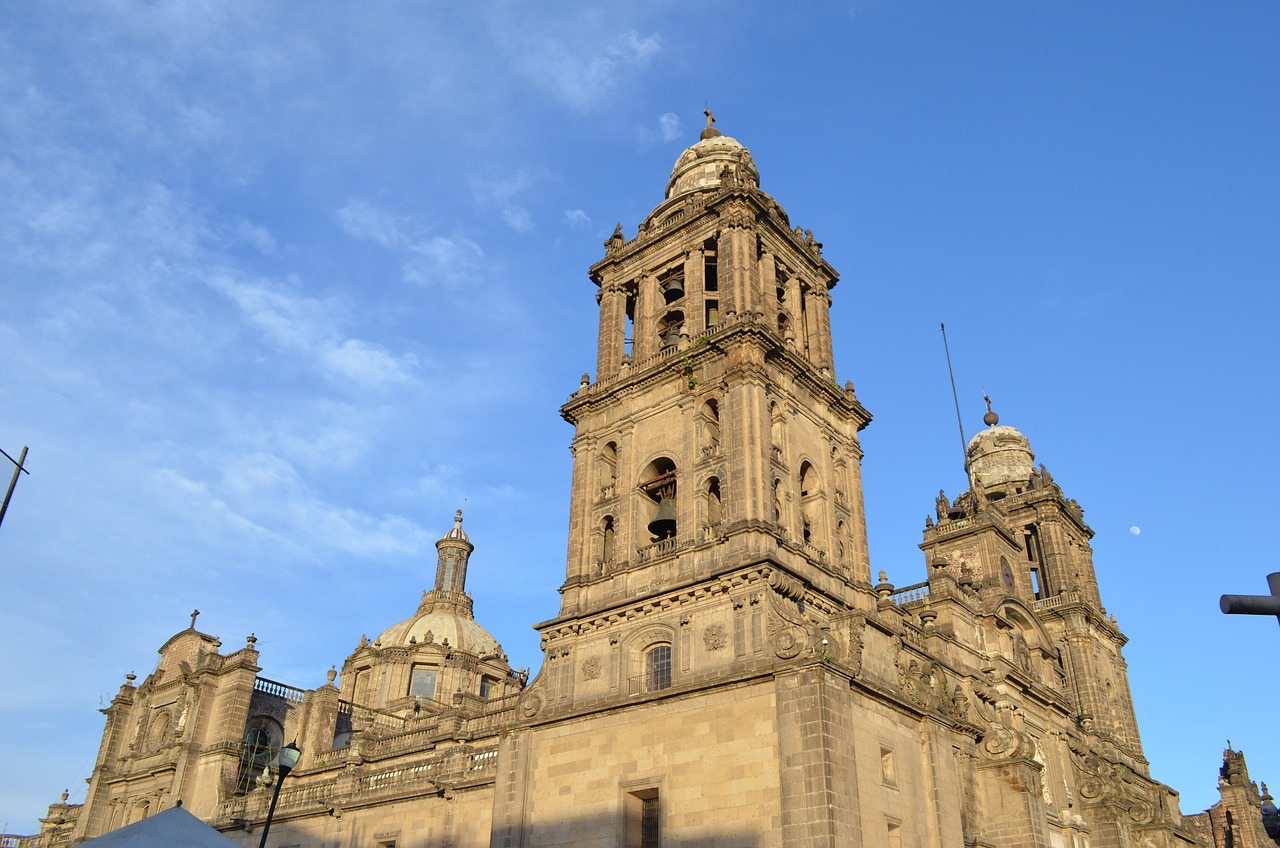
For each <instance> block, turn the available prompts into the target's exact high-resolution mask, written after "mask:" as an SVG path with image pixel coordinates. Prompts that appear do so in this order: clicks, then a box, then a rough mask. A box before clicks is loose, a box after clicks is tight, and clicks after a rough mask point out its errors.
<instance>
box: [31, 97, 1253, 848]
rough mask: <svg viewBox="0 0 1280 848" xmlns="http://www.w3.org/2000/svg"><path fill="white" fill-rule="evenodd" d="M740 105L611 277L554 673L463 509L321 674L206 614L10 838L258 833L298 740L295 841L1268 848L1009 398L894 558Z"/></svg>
mask: <svg viewBox="0 0 1280 848" xmlns="http://www.w3.org/2000/svg"><path fill="white" fill-rule="evenodd" d="M713 120H714V119H713V118H711V116H710V114H709V113H708V122H707V127H706V129H704V130H703V131H702V134H701V139H700V140H699V141H698V142H697V143H696V144H694V145H693V146H691V147H689V148H688V149H687V150H685V151H683V152H682V153H681V155H680V156H679V158H678V159H677V160H676V162H675V166H674V168H673V169H672V172H671V176H670V179H669V180H668V182H667V185H666V190H665V194H664V196H663V197H662V198H661V202H659V203H658V205H657V206H656V207H655V208H654V209H653V211H652V212H651V213H650V214H649V215H648V217H646V218H645V219H644V220H643V221H642V222H641V223H640V225H639V228H638V232H637V233H636V235H635V236H634V237H632V238H628V237H627V235H626V234H625V233H624V232H623V228H622V227H621V225H620V226H619V227H618V228H617V229H616V230H615V231H614V233H613V235H612V236H611V237H610V238H609V239H608V240H607V241H606V242H605V244H604V255H603V258H601V259H600V260H599V261H598V262H597V263H596V264H594V265H593V266H592V267H591V269H590V279H591V281H592V282H593V283H595V286H596V288H597V292H596V300H597V302H598V303H599V307H600V309H599V327H598V347H597V362H596V373H595V375H594V378H593V377H592V376H591V375H590V374H584V375H583V377H582V381H581V385H580V386H579V387H578V388H577V390H576V392H574V394H573V395H572V396H571V397H570V399H569V400H568V402H567V403H565V405H564V406H563V407H562V409H561V414H562V416H563V417H564V419H565V420H566V421H567V422H568V423H569V424H570V425H572V426H573V428H574V437H573V444H572V453H573V485H572V494H571V502H570V511H569V514H570V517H569V533H568V551H567V561H566V565H565V575H564V582H563V584H562V586H561V588H560V594H561V604H560V609H559V613H558V614H557V615H556V616H555V617H554V618H552V619H550V620H548V621H544V622H541V623H538V624H536V625H534V626H535V629H536V630H537V631H538V633H539V634H540V636H541V647H542V650H543V652H544V654H545V658H544V662H543V664H542V667H541V669H540V671H539V672H538V673H537V674H536V676H534V677H533V678H532V679H530V678H529V677H528V675H527V674H525V673H522V672H517V671H516V670H513V669H512V668H511V666H510V665H509V663H508V660H507V657H506V656H505V654H504V653H503V651H502V648H501V647H500V646H499V644H498V643H497V641H496V640H495V639H494V638H493V636H491V635H490V633H489V632H488V631H487V630H486V629H485V628H484V627H483V626H482V624H481V623H480V622H479V621H477V618H476V610H474V609H473V607H472V599H471V596H470V595H469V594H468V593H467V579H468V575H469V572H471V574H470V576H471V577H472V578H473V580H474V579H481V580H483V579H484V575H483V566H482V564H481V563H482V560H481V562H480V563H477V564H478V565H480V568H479V569H478V570H475V571H472V570H471V568H470V566H471V555H472V553H473V551H474V549H475V547H474V546H473V540H472V539H471V538H469V537H468V535H467V532H466V530H465V529H464V525H463V515H462V513H461V512H459V513H458V514H457V515H456V517H455V519H454V522H453V527H452V529H450V530H449V531H448V532H447V533H446V534H445V535H444V537H443V538H441V539H440V540H439V541H438V542H437V543H436V548H437V551H438V562H437V566H436V570H435V581H434V583H433V584H432V585H431V586H430V587H429V588H428V589H427V590H426V591H425V592H424V593H423V595H422V598H421V601H420V603H419V604H418V605H417V608H416V610H414V611H413V613H412V615H410V616H409V617H408V618H406V619H404V620H403V621H400V622H398V623H392V624H390V626H388V627H387V628H386V629H385V630H384V631H382V632H381V633H380V634H378V635H376V636H374V637H373V638H368V637H360V639H359V644H358V646H357V647H356V649H355V651H354V652H353V653H352V654H351V655H350V656H348V657H347V658H346V659H345V660H343V661H342V662H341V665H340V667H339V666H338V665H337V664H336V663H335V668H334V669H332V670H330V672H329V675H328V677H329V679H328V683H326V684H325V685H323V686H321V687H319V688H317V689H314V690H301V689H296V688H293V687H290V686H287V685H284V684H281V683H278V682H275V681H272V680H271V679H269V677H264V676H262V674H261V672H262V671H263V668H262V666H260V664H259V660H260V657H259V652H258V651H257V649H256V647H255V640H254V639H253V637H250V638H249V639H248V640H247V642H246V643H245V644H239V645H225V646H224V645H223V644H222V643H221V642H220V641H219V640H218V639H217V638H215V637H213V636H210V635H208V634H206V633H204V632H202V631H201V630H200V629H199V627H198V622H197V618H196V616H195V615H193V616H192V619H191V626H190V627H188V628H187V629H185V630H182V631H180V632H178V633H176V634H174V635H173V636H172V638H170V639H169V640H168V641H167V642H165V643H164V645H162V646H161V647H160V651H159V653H160V659H159V662H158V664H157V666H156V668H155V670H154V672H152V673H151V674H150V675H148V676H147V677H146V678H145V679H143V680H141V681H139V680H137V679H136V678H135V677H134V676H133V675H127V676H126V681H125V683H124V685H123V686H122V687H121V688H120V690H119V692H118V693H117V694H116V695H115V697H114V698H113V700H112V701H111V703H110V705H109V707H107V708H106V709H105V710H103V712H104V713H105V716H106V727H105V729H104V731H103V736H102V744H101V748H100V750H99V752H98V755H97V758H96V760H95V764H94V768H93V773H92V777H91V778H90V780H89V786H88V792H87V796H86V800H85V803H84V804H83V805H72V804H67V803H66V796H65V795H64V797H63V801H62V802H61V804H54V805H53V806H52V807H50V812H49V817H48V818H46V819H44V820H42V821H43V822H44V828H43V830H42V832H41V834H39V835H37V836H34V837H23V838H22V839H21V840H16V841H14V842H13V843H12V844H13V845H22V846H37V845H39V846H64V845H76V844H79V843H80V842H83V841H85V840H87V839H92V838H94V837H97V836H100V835H102V834H105V833H108V832H109V831H112V830H114V829H117V828H120V827H122V826H125V825H128V824H130V823H134V822H137V821H140V820H144V819H145V818H146V817H148V816H150V815H153V814H155V813H158V812H160V811H163V810H167V809H169V808H171V807H173V806H175V805H176V804H177V803H178V802H179V801H180V802H181V803H182V805H183V808H184V809H185V810H187V811H189V812H191V813H193V814H195V815H196V816H198V817H199V818H200V819H202V820H203V821H205V822H207V823H208V824H209V825H210V826H211V827H212V828H215V829H216V830H217V831H220V832H221V833H222V834H223V836H225V837H227V838H228V839H230V840H232V841H233V842H235V843H238V844H242V845H245V846H254V845H257V844H258V843H259V841H260V840H261V839H262V829H263V826H264V823H265V821H266V820H267V817H268V808H269V807H270V806H271V803H272V795H273V789H274V788H275V787H276V784H277V774H278V773H277V771H276V764H275V759H276V755H277V752H278V751H279V750H280V748H281V747H282V746H284V745H285V744H286V743H288V742H291V741H296V744H297V747H298V748H299V749H301V752H302V753H301V758H300V761H299V762H298V765H297V766H296V767H295V768H294V769H293V770H292V772H290V773H289V774H288V776H287V778H285V779H284V780H283V782H281V783H280V787H281V790H280V792H279V799H278V805H277V806H276V807H275V809H274V816H273V818H272V824H271V828H270V831H269V838H268V841H267V845H269V846H273V848H287V847H288V848H426V846H454V847H455V848H482V847H484V846H490V847H491V848H537V846H618V848H651V847H652V846H676V845H680V846H688V847H689V848H712V846H723V848H781V846H787V848H800V846H815V848H816V846H868V848H917V846H919V848H925V846H928V847H929V848H932V847H933V846H938V848H980V847H981V846H1018V848H1051V846H1052V848H1122V846H1135V847H1136V846H1144V848H1145V847H1147V846H1149V847H1150V848H1175V846H1191V845H1209V846H1226V845H1230V846H1233V848H1262V846H1264V845H1267V844H1270V842H1269V840H1268V839H1267V836H1266V833H1265V832H1264V831H1263V827H1262V824H1261V818H1260V810H1261V809H1263V807H1264V805H1265V804H1266V803H1269V801H1270V799H1269V796H1266V793H1265V786H1264V789H1263V792H1262V793H1261V794H1259V792H1258V790H1257V788H1256V787H1254V786H1253V784H1251V783H1250V782H1249V780H1248V773H1247V771H1245V770H1244V760H1243V756H1242V755H1240V754H1239V753H1238V752H1235V751H1230V750H1228V758H1227V762H1225V763H1224V766H1223V783H1222V785H1223V787H1224V788H1223V799H1224V800H1223V804H1224V805H1227V806H1229V807H1230V809H1226V807H1224V809H1223V810H1218V807H1215V808H1214V810H1218V812H1217V813H1216V814H1215V813H1214V811H1213V810H1211V811H1208V812H1206V813H1203V814H1200V815H1199V816H1188V817H1186V818H1184V817H1183V815H1182V813H1181V811H1180V810H1179V805H1178V795H1177V793H1176V792H1175V791H1174V790H1173V789H1171V788H1170V787H1168V786H1166V785H1164V784H1162V783H1160V782H1159V781H1158V780H1157V779H1155V778H1154V777H1152V775H1151V774H1150V772H1149V769H1148V764H1147V760H1146V758H1145V757H1144V756H1143V750H1142V744H1141V741H1140V737H1139V730H1138V721H1137V717H1136V716H1135V714H1134V709H1133V702H1132V698H1131V696H1130V692H1129V685H1128V677H1127V671H1126V664H1125V659H1124V657H1123V654H1122V648H1123V646H1124V644H1125V642H1126V637H1125V636H1124V634H1123V633H1121V632H1120V630H1119V629H1118V627H1117V626H1116V623H1115V619H1114V618H1113V617H1111V616H1108V615H1107V613H1106V611H1105V608H1104V606H1103V602H1102V598H1101V595H1100V594H1099V588H1098V580H1097V577H1096V574H1095V570H1094V562H1093V556H1092V550H1091V547H1090V538H1091V537H1092V535H1093V531H1092V530H1091V529H1090V528H1089V525H1088V524H1086V523H1085V520H1084V515H1083V512H1082V510H1081V507H1080V505H1079V504H1077V503H1076V501H1075V500H1073V499H1071V498H1070V497H1068V496H1067V493H1065V492H1064V491H1063V489H1062V488H1061V487H1060V486H1059V484H1058V483H1057V482H1056V481H1055V480H1054V478H1053V476H1052V475H1051V474H1050V473H1049V471H1048V470H1046V468H1045V466H1044V465H1037V463H1036V462H1035V456H1034V454H1033V452H1032V449H1031V444H1030V442H1029V440H1028V438H1027V437H1026V436H1025V435H1023V434H1022V433H1021V432H1019V431H1018V430H1017V429H1015V428H1014V427H1012V426H1009V425H1008V424H1005V423H1001V421H1000V418H999V417H998V416H997V414H996V413H995V412H994V411H992V410H991V405H990V402H988V405H987V414H986V417H985V418H984V421H985V423H986V425H987V426H986V429H984V430H982V431H981V432H979V433H978V434H977V435H975V436H974V437H973V438H972V439H971V440H970V441H969V442H968V445H967V454H966V472H967V479H968V487H967V490H966V491H964V492H962V493H958V494H957V495H956V497H954V498H949V497H948V496H947V495H946V494H945V493H942V492H939V493H938V495H937V496H936V501H935V504H934V507H935V508H934V510H933V511H932V515H931V516H930V518H929V519H928V520H927V521H926V524H925V527H924V530H923V539H922V543H921V545H920V547H921V550H922V551H923V553H924V563H925V567H926V569H927V571H926V574H927V579H926V580H925V581H924V582H921V583H917V584H914V585H910V586H895V585H892V584H891V583H889V582H888V580H887V579H886V577H885V572H883V571H878V570H876V569H875V568H874V567H873V564H872V562H871V560H870V557H869V555H868V548H867V531H866V521H865V511H864V501H863V498H864V494H863V489H862V474H861V460H862V455H863V454H862V447H861V444H860V441H859V433H860V432H861V431H862V430H863V428H865V427H867V425H868V424H870V422H871V413H870V412H869V411H868V410H867V409H866V408H865V407H863V405H862V403H861V402H860V401H859V399H858V397H857V395H856V394H855V392H854V388H853V384H852V383H851V382H843V383H842V382H841V381H840V380H838V379H837V376H836V374H835V370H834V360H833V356H832V344H833V340H832V335H831V325H830V321H829V313H828V310H829V309H830V308H831V304H832V295H833V290H834V288H835V286H836V281H837V273H836V271H835V269H834V268H832V267H831V265H829V264H828V263H827V261H826V259H825V258H824V257H823V253H822V245H821V243H820V242H818V241H817V240H816V239H815V238H814V235H813V234H812V233H811V232H810V231H809V230H807V229H804V228H803V227H801V226H793V224H792V222H791V220H790V218H789V217H788V215H787V213H786V211H785V210H784V209H783V207H782V205H781V204H780V203H779V202H778V201H777V200H775V199H774V198H773V197H772V196H770V195H769V194H767V193H765V192H764V191H763V190H762V189H761V188H760V174H759V172H758V171H757V168H756V165H755V162H754V161H753V159H752V156H751V153H750V152H749V150H748V149H747V148H746V147H744V146H743V145H742V144H740V143H739V142H738V141H736V140H734V139H733V138H730V137H728V136H725V135H723V134H721V132H720V131H719V130H718V129H716V128H715V126H714V124H713ZM584 296H585V293H584ZM921 494H922V500H925V499H927V498H928V497H930V496H929V495H928V494H927V493H921ZM926 502H927V501H926ZM474 543H475V545H478V546H479V547H480V548H481V549H482V550H483V545H484V540H483V539H478V538H477V539H475V540H474ZM405 607H406V610H405V611H408V609H411V608H412V599H409V601H408V602H407V603H406V605H405ZM479 612H480V613H481V617H480V621H483V610H480V611H479ZM353 641H354V634H353ZM335 659H336V658H335ZM1228 790H1230V798H1228V794H1229V793H1228ZM1220 806H1222V805H1220Z"/></svg>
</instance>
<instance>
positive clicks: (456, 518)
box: [453, 510, 462, 527]
mask: <svg viewBox="0 0 1280 848" xmlns="http://www.w3.org/2000/svg"><path fill="white" fill-rule="evenodd" d="M453 526H454V527H461V526H462V510H458V512H457V514H456V515H454V516H453Z"/></svg>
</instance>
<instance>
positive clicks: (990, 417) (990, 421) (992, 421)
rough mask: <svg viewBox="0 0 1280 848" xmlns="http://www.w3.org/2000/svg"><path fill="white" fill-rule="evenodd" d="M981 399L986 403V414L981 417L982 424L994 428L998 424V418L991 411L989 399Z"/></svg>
mask: <svg viewBox="0 0 1280 848" xmlns="http://www.w3.org/2000/svg"><path fill="white" fill-rule="evenodd" d="M982 399H983V400H985V401H986V402H987V414H986V415H984V416H982V423H983V424H986V425H987V426H988V427H994V426H996V425H997V424H999V423H1000V416H999V415H996V414H995V413H994V412H992V411H991V398H990V397H988V396H987V395H983V396H982Z"/></svg>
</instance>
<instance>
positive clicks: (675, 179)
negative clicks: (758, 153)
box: [667, 115, 760, 200]
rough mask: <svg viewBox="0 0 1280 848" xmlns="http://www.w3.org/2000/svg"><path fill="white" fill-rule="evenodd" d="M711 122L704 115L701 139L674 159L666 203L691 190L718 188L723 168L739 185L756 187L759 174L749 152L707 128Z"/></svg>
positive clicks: (710, 127) (732, 140) (733, 141)
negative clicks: (705, 124) (746, 183)
mask: <svg viewBox="0 0 1280 848" xmlns="http://www.w3.org/2000/svg"><path fill="white" fill-rule="evenodd" d="M714 120H715V119H714V118H712V117H711V116H710V115H708V116H707V128H706V129H705V130H703V131H702V138H701V140H700V141H698V143H697V144H695V145H693V146H692V147H690V148H689V149H687V150H685V152H684V153H681V154H680V158H679V159H677V160H676V164H675V167H674V168H672V169H671V179H670V180H668V181H667V200H671V199H672V198H675V197H679V196H680V195H683V194H688V193H689V192H694V191H708V190H714V189H718V188H720V186H721V183H722V180H723V176H724V173H725V168H728V169H729V171H730V173H731V174H733V178H734V179H735V180H737V181H739V182H749V183H751V184H753V185H759V184H760V172H759V171H757V170H756V163H755V161H754V160H752V158H751V151H750V150H748V149H747V148H745V147H743V146H742V144H740V143H739V142H738V140H737V139H733V138H730V137H729V136H727V135H721V134H720V131H719V130H717V129H716V128H715V127H714V126H712V125H711V123H712V121H714Z"/></svg>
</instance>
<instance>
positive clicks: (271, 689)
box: [253, 677, 307, 701]
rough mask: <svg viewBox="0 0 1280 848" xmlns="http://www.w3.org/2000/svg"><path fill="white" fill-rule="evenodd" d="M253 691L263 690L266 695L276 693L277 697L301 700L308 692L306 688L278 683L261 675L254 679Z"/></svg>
mask: <svg viewBox="0 0 1280 848" xmlns="http://www.w3.org/2000/svg"><path fill="white" fill-rule="evenodd" d="M253 691H255V692H261V693H262V694H264V695H274V696H275V697H277V698H284V699H285V700H286V701H301V700H302V699H303V698H304V697H306V694H307V692H306V690H305V689H299V688H297V687H296V686H289V685H288V684H285V683H278V682H277V681H275V680H268V679H267V678H265V677H259V678H256V679H255V680H254V681H253Z"/></svg>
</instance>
